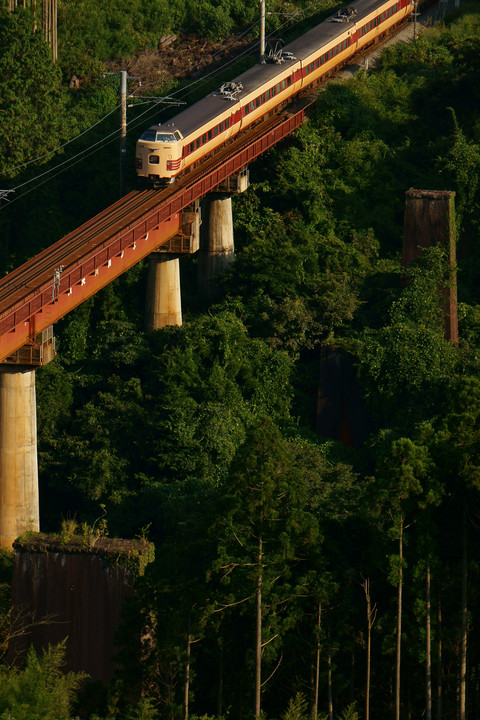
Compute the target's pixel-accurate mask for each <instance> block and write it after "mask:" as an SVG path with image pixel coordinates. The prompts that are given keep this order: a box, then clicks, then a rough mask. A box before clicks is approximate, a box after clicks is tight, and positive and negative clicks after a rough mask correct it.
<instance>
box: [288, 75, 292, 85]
mask: <svg viewBox="0 0 480 720" xmlns="http://www.w3.org/2000/svg"><path fill="white" fill-rule="evenodd" d="M291 84H292V77H291V75H289V76H288V78H287V85H291Z"/></svg>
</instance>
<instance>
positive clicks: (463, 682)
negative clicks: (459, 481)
mask: <svg viewBox="0 0 480 720" xmlns="http://www.w3.org/2000/svg"><path fill="white" fill-rule="evenodd" d="M467 579H468V572H467V508H466V506H465V505H464V507H463V514H462V628H461V638H460V684H459V689H458V690H459V692H458V695H459V710H458V718H459V720H465V711H466V696H467V632H468V627H467V624H468V619H467V610H468V608H467Z"/></svg>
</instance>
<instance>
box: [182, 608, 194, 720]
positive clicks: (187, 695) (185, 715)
mask: <svg viewBox="0 0 480 720" xmlns="http://www.w3.org/2000/svg"><path fill="white" fill-rule="evenodd" d="M191 648H192V638H191V635H190V619H189V621H188V632H187V658H186V660H185V688H184V699H183V718H184V720H188V713H189V698H190V658H191Z"/></svg>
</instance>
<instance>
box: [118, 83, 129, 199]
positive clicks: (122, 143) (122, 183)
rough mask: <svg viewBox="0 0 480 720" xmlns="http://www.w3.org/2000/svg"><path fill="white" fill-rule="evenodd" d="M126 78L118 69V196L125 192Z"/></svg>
mask: <svg viewBox="0 0 480 720" xmlns="http://www.w3.org/2000/svg"><path fill="white" fill-rule="evenodd" d="M127 78H128V73H127V71H126V70H121V71H120V106H121V118H120V197H123V195H124V194H125V174H126V166H127V161H126V158H127Z"/></svg>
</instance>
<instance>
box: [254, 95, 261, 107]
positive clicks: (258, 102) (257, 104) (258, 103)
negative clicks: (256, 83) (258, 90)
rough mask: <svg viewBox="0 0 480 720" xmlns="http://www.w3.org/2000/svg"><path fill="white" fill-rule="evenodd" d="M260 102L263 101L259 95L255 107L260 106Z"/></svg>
mask: <svg viewBox="0 0 480 720" xmlns="http://www.w3.org/2000/svg"><path fill="white" fill-rule="evenodd" d="M260 103H261V100H260V96H259V97H258V98H256V99H255V107H260Z"/></svg>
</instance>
